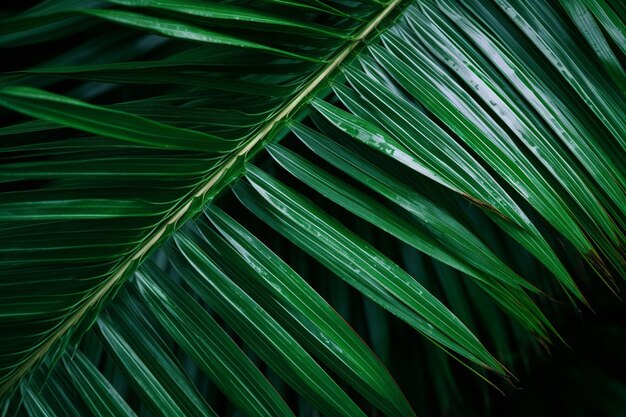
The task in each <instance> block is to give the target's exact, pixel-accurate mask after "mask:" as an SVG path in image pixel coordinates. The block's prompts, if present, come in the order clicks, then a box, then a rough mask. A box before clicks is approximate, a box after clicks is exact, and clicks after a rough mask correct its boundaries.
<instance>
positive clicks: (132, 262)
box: [0, 0, 404, 396]
mask: <svg viewBox="0 0 626 417" xmlns="http://www.w3.org/2000/svg"><path fill="white" fill-rule="evenodd" d="M403 1H404V0H393V1H392V2H390V3H389V4H388V5H387V6H385V8H384V9H383V10H381V12H380V13H378V14H377V15H376V16H375V17H374V19H372V21H371V22H369V23H368V24H367V26H365V27H364V28H363V29H362V30H361V32H360V33H359V34H358V35H357V36H356V37H355V38H354V40H352V41H350V43H349V44H348V45H346V46H345V47H344V48H343V49H342V50H341V52H339V53H338V54H337V56H335V58H333V59H332V60H331V61H330V62H329V63H328V64H327V65H326V67H324V68H323V69H321V70H320V72H319V74H318V75H317V76H315V77H314V78H313V79H312V80H311V81H309V82H308V84H307V85H306V86H305V88H304V89H303V90H302V91H301V92H300V93H298V94H297V95H296V96H295V97H294V98H292V99H291V100H290V101H289V102H287V103H286V104H285V105H284V107H283V109H282V110H281V111H280V112H278V114H276V115H275V116H274V117H273V118H272V119H271V120H270V121H269V122H268V123H267V124H266V125H265V126H264V127H263V129H261V130H260V131H259V132H258V133H256V134H255V135H253V136H252V137H251V138H249V139H248V140H247V141H246V142H245V145H244V146H242V147H241V148H239V150H238V151H237V152H235V153H233V154H232V155H231V156H229V157H228V158H227V159H226V160H225V162H224V163H223V164H222V166H221V167H220V168H219V169H218V170H217V171H215V172H214V173H213V174H211V175H210V176H209V177H208V178H207V180H206V182H205V183H204V184H202V185H200V186H199V187H198V188H197V191H196V192H195V193H194V194H193V195H192V196H191V197H189V198H188V199H187V201H186V202H185V203H183V204H182V206H180V207H179V208H178V209H177V210H176V211H175V212H174V213H173V214H172V215H171V216H170V217H169V218H168V219H167V220H165V221H164V222H160V225H159V226H158V227H157V228H155V229H154V230H153V231H152V232H151V233H150V234H149V235H148V236H147V240H146V241H145V242H144V243H143V244H142V245H141V246H139V247H138V248H137V249H136V250H135V251H134V253H133V254H132V255H130V256H129V257H127V259H126V260H125V261H123V262H122V263H121V264H120V265H119V266H118V267H117V268H116V269H115V271H113V273H112V274H111V275H110V276H109V277H108V278H107V279H106V280H105V281H104V282H103V283H102V284H101V285H100V286H99V287H98V288H96V289H95V290H94V291H93V293H92V295H91V296H89V297H88V298H86V299H85V300H84V301H83V302H82V304H81V305H80V307H79V308H78V309H77V310H75V311H74V313H72V314H71V315H70V316H69V318H67V319H65V321H64V322H63V323H62V325H61V326H60V327H59V328H58V329H57V330H56V331H55V332H54V333H52V334H51V335H50V336H49V337H48V338H47V339H46V340H45V341H44V342H43V343H42V344H41V345H40V346H39V347H38V348H37V349H36V350H35V351H33V352H32V353H31V354H30V355H29V356H28V358H27V359H26V360H25V361H24V362H23V363H22V364H21V365H20V366H19V367H18V368H16V369H14V370H13V371H12V372H11V373H12V375H11V376H10V377H9V378H8V379H7V380H6V381H5V382H4V383H3V384H2V385H0V396H3V395H4V394H5V393H7V392H8V391H9V390H10V389H11V388H12V387H13V386H14V385H15V384H16V383H17V382H19V381H20V380H21V378H22V377H23V376H24V375H25V374H26V373H28V372H29V371H30V370H31V369H32V368H33V367H34V366H35V365H36V364H37V363H38V361H39V360H40V359H42V358H43V357H44V356H45V355H46V354H47V352H48V351H49V350H50V349H52V348H53V346H54V345H55V343H56V342H57V341H58V340H59V339H60V338H62V337H63V336H64V335H66V334H67V333H68V332H69V331H70V330H71V329H72V328H73V327H74V326H75V325H77V324H79V323H80V322H81V320H82V318H83V317H84V316H85V315H86V314H87V313H88V311H89V310H90V309H91V308H92V307H94V306H97V305H98V303H99V302H100V301H102V300H104V299H106V297H107V296H108V295H109V293H110V292H111V291H112V289H113V288H114V287H115V286H116V284H121V283H122V282H123V280H124V278H126V277H127V276H128V272H129V271H130V270H131V269H132V268H133V266H137V265H138V264H139V262H140V261H141V260H142V259H143V257H144V256H145V255H146V254H147V253H149V252H150V250H152V249H153V248H154V247H155V245H156V244H157V243H158V242H159V241H160V240H161V238H162V237H163V236H164V235H165V234H166V232H167V231H168V229H171V228H172V227H173V229H171V230H170V234H171V233H173V232H174V231H176V229H177V228H178V227H179V226H176V223H177V222H178V221H179V220H180V219H181V218H183V217H185V215H187V214H189V213H188V212H189V210H190V209H191V207H193V203H194V201H196V200H198V199H200V200H202V199H203V198H204V196H206V195H207V193H208V192H209V191H211V190H212V189H214V187H216V186H219V185H221V184H220V183H219V180H220V179H221V178H227V177H228V176H229V174H231V173H233V172H234V171H235V170H236V169H238V167H237V165H236V162H237V161H238V160H240V159H242V158H243V159H246V157H247V156H248V155H249V154H250V152H251V151H252V150H254V149H255V147H256V146H257V145H258V144H260V143H261V142H262V141H263V140H265V139H266V138H267V137H268V136H269V135H270V133H271V132H272V131H273V130H274V128H275V127H277V126H278V125H279V124H280V123H281V122H283V121H284V120H286V119H287V118H288V117H289V116H290V115H291V114H292V113H294V112H296V111H297V110H299V109H300V108H301V106H302V105H304V104H306V100H307V98H308V96H309V95H310V94H311V93H313V92H314V91H316V90H317V89H318V88H319V87H320V86H322V85H323V83H324V81H325V80H327V79H328V78H329V76H330V75H331V74H332V73H333V72H334V71H335V70H336V69H337V68H338V67H339V65H341V64H342V63H343V62H344V61H345V60H346V58H348V56H349V55H350V53H351V52H352V51H354V49H355V48H356V47H357V46H359V45H360V44H361V43H362V42H363V41H364V40H365V39H366V38H367V37H368V36H369V35H370V34H371V33H372V32H373V31H374V29H375V28H376V26H378V24H380V23H381V22H382V21H383V20H384V19H385V18H386V17H387V16H389V14H390V13H391V12H392V11H393V10H394V9H395V8H396V7H397V6H398V5H399V4H400V3H402V2H403Z"/></svg>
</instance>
